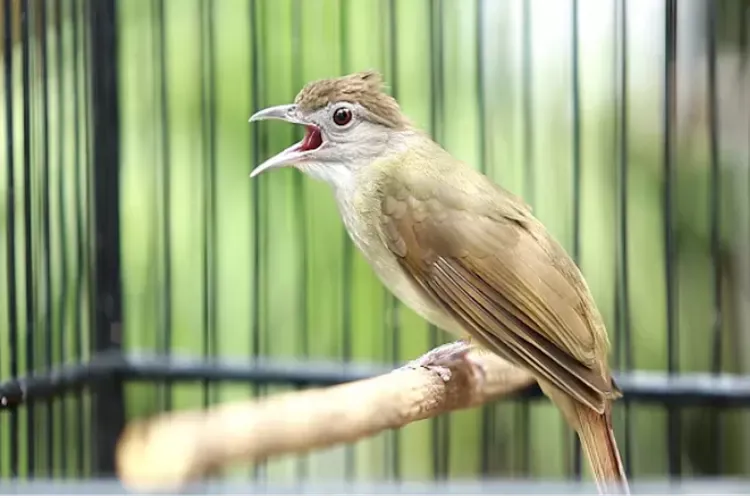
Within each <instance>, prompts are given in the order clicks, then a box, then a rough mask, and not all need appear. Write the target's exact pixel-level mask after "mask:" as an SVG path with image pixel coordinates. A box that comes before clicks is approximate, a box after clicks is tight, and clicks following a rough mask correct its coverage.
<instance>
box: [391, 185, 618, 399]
mask: <svg viewBox="0 0 750 500" xmlns="http://www.w3.org/2000/svg"><path fill="white" fill-rule="evenodd" d="M381 192H382V193H383V200H382V205H381V208H382V210H381V213H382V215H381V221H380V222H381V226H380V227H381V231H380V234H381V235H382V237H383V240H384V242H385V244H386V245H387V246H388V248H389V249H390V250H391V251H392V253H393V254H394V255H395V256H396V258H397V260H398V262H399V264H400V265H401V267H402V268H403V269H404V270H405V271H406V272H407V273H408V274H409V275H410V276H411V277H412V279H413V281H414V282H415V283H416V284H417V285H418V286H419V287H420V289H422V290H423V291H424V293H425V294H426V295H427V296H428V297H430V298H431V299H432V300H433V301H434V302H436V303H437V304H439V305H440V307H441V308H442V309H443V310H444V311H445V312H447V313H448V314H449V315H450V316H451V317H452V318H453V319H454V320H456V321H457V322H458V323H459V324H460V325H461V326H462V327H463V328H465V329H466V331H467V333H469V334H471V335H473V336H474V337H476V338H477V340H478V341H480V342H481V343H482V344H484V345H486V346H487V347H489V348H490V349H492V350H493V351H494V352H496V353H497V354H498V355H500V356H503V357H505V358H506V359H508V360H509V361H511V362H513V363H516V364H518V365H520V366H523V367H525V368H527V369H529V370H530V371H531V372H532V373H535V374H536V375H537V376H540V377H543V378H545V379H547V380H549V381H550V382H552V383H553V384H555V385H556V386H557V387H558V388H560V389H561V390H563V391H565V392H566V393H568V394H569V395H571V396H572V397H574V398H576V399H577V400H579V401H580V402H582V403H584V404H586V405H588V406H590V407H591V408H593V409H595V410H597V411H601V410H603V408H604V400H605V399H607V398H609V397H610V396H611V395H612V393H613V384H612V381H611V377H610V376H609V374H608V373H604V371H603V370H602V369H601V366H600V364H599V362H598V361H597V354H598V353H597V351H596V348H597V346H596V338H595V335H596V333H597V332H595V331H594V330H595V328H597V324H596V321H600V320H599V319H598V317H595V316H596V314H598V313H596V312H595V311H593V312H592V311H591V310H590V309H591V307H592V304H593V300H591V299H590V297H589V296H588V293H589V292H588V289H587V287H586V286H585V283H584V282H583V278H582V277H581V276H580V273H578V270H577V269H576V268H574V267H571V266H574V264H573V263H572V261H571V260H570V259H569V257H568V256H567V254H565V253H564V250H563V249H562V248H561V247H560V246H559V245H557V243H556V242H554V241H553V240H552V238H551V237H549V236H548V235H547V234H546V232H544V231H543V229H542V228H541V225H540V224H539V223H538V222H537V221H536V220H535V219H533V217H532V216H531V214H530V212H528V211H527V210H526V208H525V207H524V206H521V205H518V204H512V205H511V206H510V207H505V208H504V207H503V206H502V205H495V206H493V209H492V210H489V211H488V210H484V211H479V212H478V211H477V210H469V209H467V208H472V207H465V206H462V204H461V202H459V201H457V199H456V197H455V195H454V196H451V195H450V194H446V195H445V196H435V192H436V189H435V188H434V186H433V189H428V190H424V189H423V190H419V189H418V188H417V187H416V185H415V184H414V183H412V184H409V183H407V182H404V181H403V179H399V180H395V179H394V180H391V181H390V183H385V184H384V185H383V186H382V188H381ZM446 192H448V190H447V189H443V191H442V193H444V194H445V193H446ZM438 200H439V201H438ZM512 201H513V199H511V202H512ZM486 205H487V204H486V203H485V204H483V205H482V206H486ZM605 338H606V337H605ZM605 342H606V340H605Z"/></svg>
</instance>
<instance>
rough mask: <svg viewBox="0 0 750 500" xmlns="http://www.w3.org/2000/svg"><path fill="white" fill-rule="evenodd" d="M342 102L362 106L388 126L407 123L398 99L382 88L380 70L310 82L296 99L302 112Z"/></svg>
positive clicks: (373, 117)
mask: <svg viewBox="0 0 750 500" xmlns="http://www.w3.org/2000/svg"><path fill="white" fill-rule="evenodd" d="M340 101H345V102H351V103H357V104H359V105H361V106H362V107H364V108H365V109H366V110H367V111H368V112H369V113H370V114H371V115H372V119H374V120H375V121H377V122H379V123H381V124H382V125H385V126H387V127H391V128H394V129H402V128H404V127H406V126H407V125H408V122H407V120H406V118H405V117H404V116H403V115H402V114H401V109H400V108H399V105H398V102H396V100H395V99H394V98H393V97H391V96H390V95H388V94H386V93H385V92H384V91H383V80H382V77H381V76H380V73H378V72H377V71H362V72H359V73H353V74H350V75H346V76H342V77H339V78H330V79H326V80H317V81H313V82H310V83H308V84H307V85H305V87H304V88H303V89H302V90H301V91H300V92H299V94H297V97H296V98H295V100H294V102H295V104H296V105H297V106H298V107H299V108H300V109H301V110H303V111H313V110H316V109H320V108H322V107H324V106H327V105H328V104H330V103H332V102H340Z"/></svg>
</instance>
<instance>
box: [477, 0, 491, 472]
mask: <svg viewBox="0 0 750 500" xmlns="http://www.w3.org/2000/svg"><path fill="white" fill-rule="evenodd" d="M475 8H476V15H475V17H474V26H475V27H476V36H475V37H474V42H475V46H474V52H475V57H476V65H477V76H476V78H477V82H476V84H477V87H476V93H477V119H478V125H479V137H478V138H477V139H478V147H479V155H480V156H479V170H480V172H482V173H484V174H486V173H487V167H488V160H487V109H486V107H487V102H486V97H485V78H486V71H485V66H484V0H476V5H475ZM494 421H495V405H494V404H487V405H485V406H484V408H482V424H481V425H482V432H481V433H480V435H479V453H480V460H479V463H480V466H479V470H480V472H481V474H482V475H483V476H487V475H488V474H489V472H490V461H491V450H492V449H494V448H495V436H494V432H493V431H494V426H493V423H494Z"/></svg>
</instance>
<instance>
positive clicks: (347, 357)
mask: <svg viewBox="0 0 750 500" xmlns="http://www.w3.org/2000/svg"><path fill="white" fill-rule="evenodd" d="M348 16H349V1H348V0H339V50H340V51H341V52H340V56H341V60H340V61H339V67H340V68H341V74H346V73H348V72H349V50H348V46H349V43H348V38H349V29H348V28H349V23H348ZM341 242H342V246H343V248H342V250H343V252H342V254H343V258H342V262H341V267H342V273H341V279H342V281H341V290H342V296H343V303H342V308H343V311H342V316H341V351H342V352H341V354H342V357H343V360H344V362H345V363H348V362H350V361H351V359H352V276H353V270H354V248H353V245H352V241H351V239H350V238H349V234H348V233H347V231H346V228H342V238H341ZM385 338H387V337H385ZM344 450H345V451H344V455H345V459H344V478H345V479H346V480H347V481H351V480H353V479H354V475H355V473H356V454H355V453H354V446H353V445H352V444H347V445H346V447H345V448H344Z"/></svg>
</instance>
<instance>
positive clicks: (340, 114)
mask: <svg viewBox="0 0 750 500" xmlns="http://www.w3.org/2000/svg"><path fill="white" fill-rule="evenodd" d="M350 121H352V112H351V111H350V110H349V109H347V108H336V111H334V112H333V122H334V123H335V124H336V125H338V126H339V127H343V126H344V125H346V124H347V123H349V122H350Z"/></svg>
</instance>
